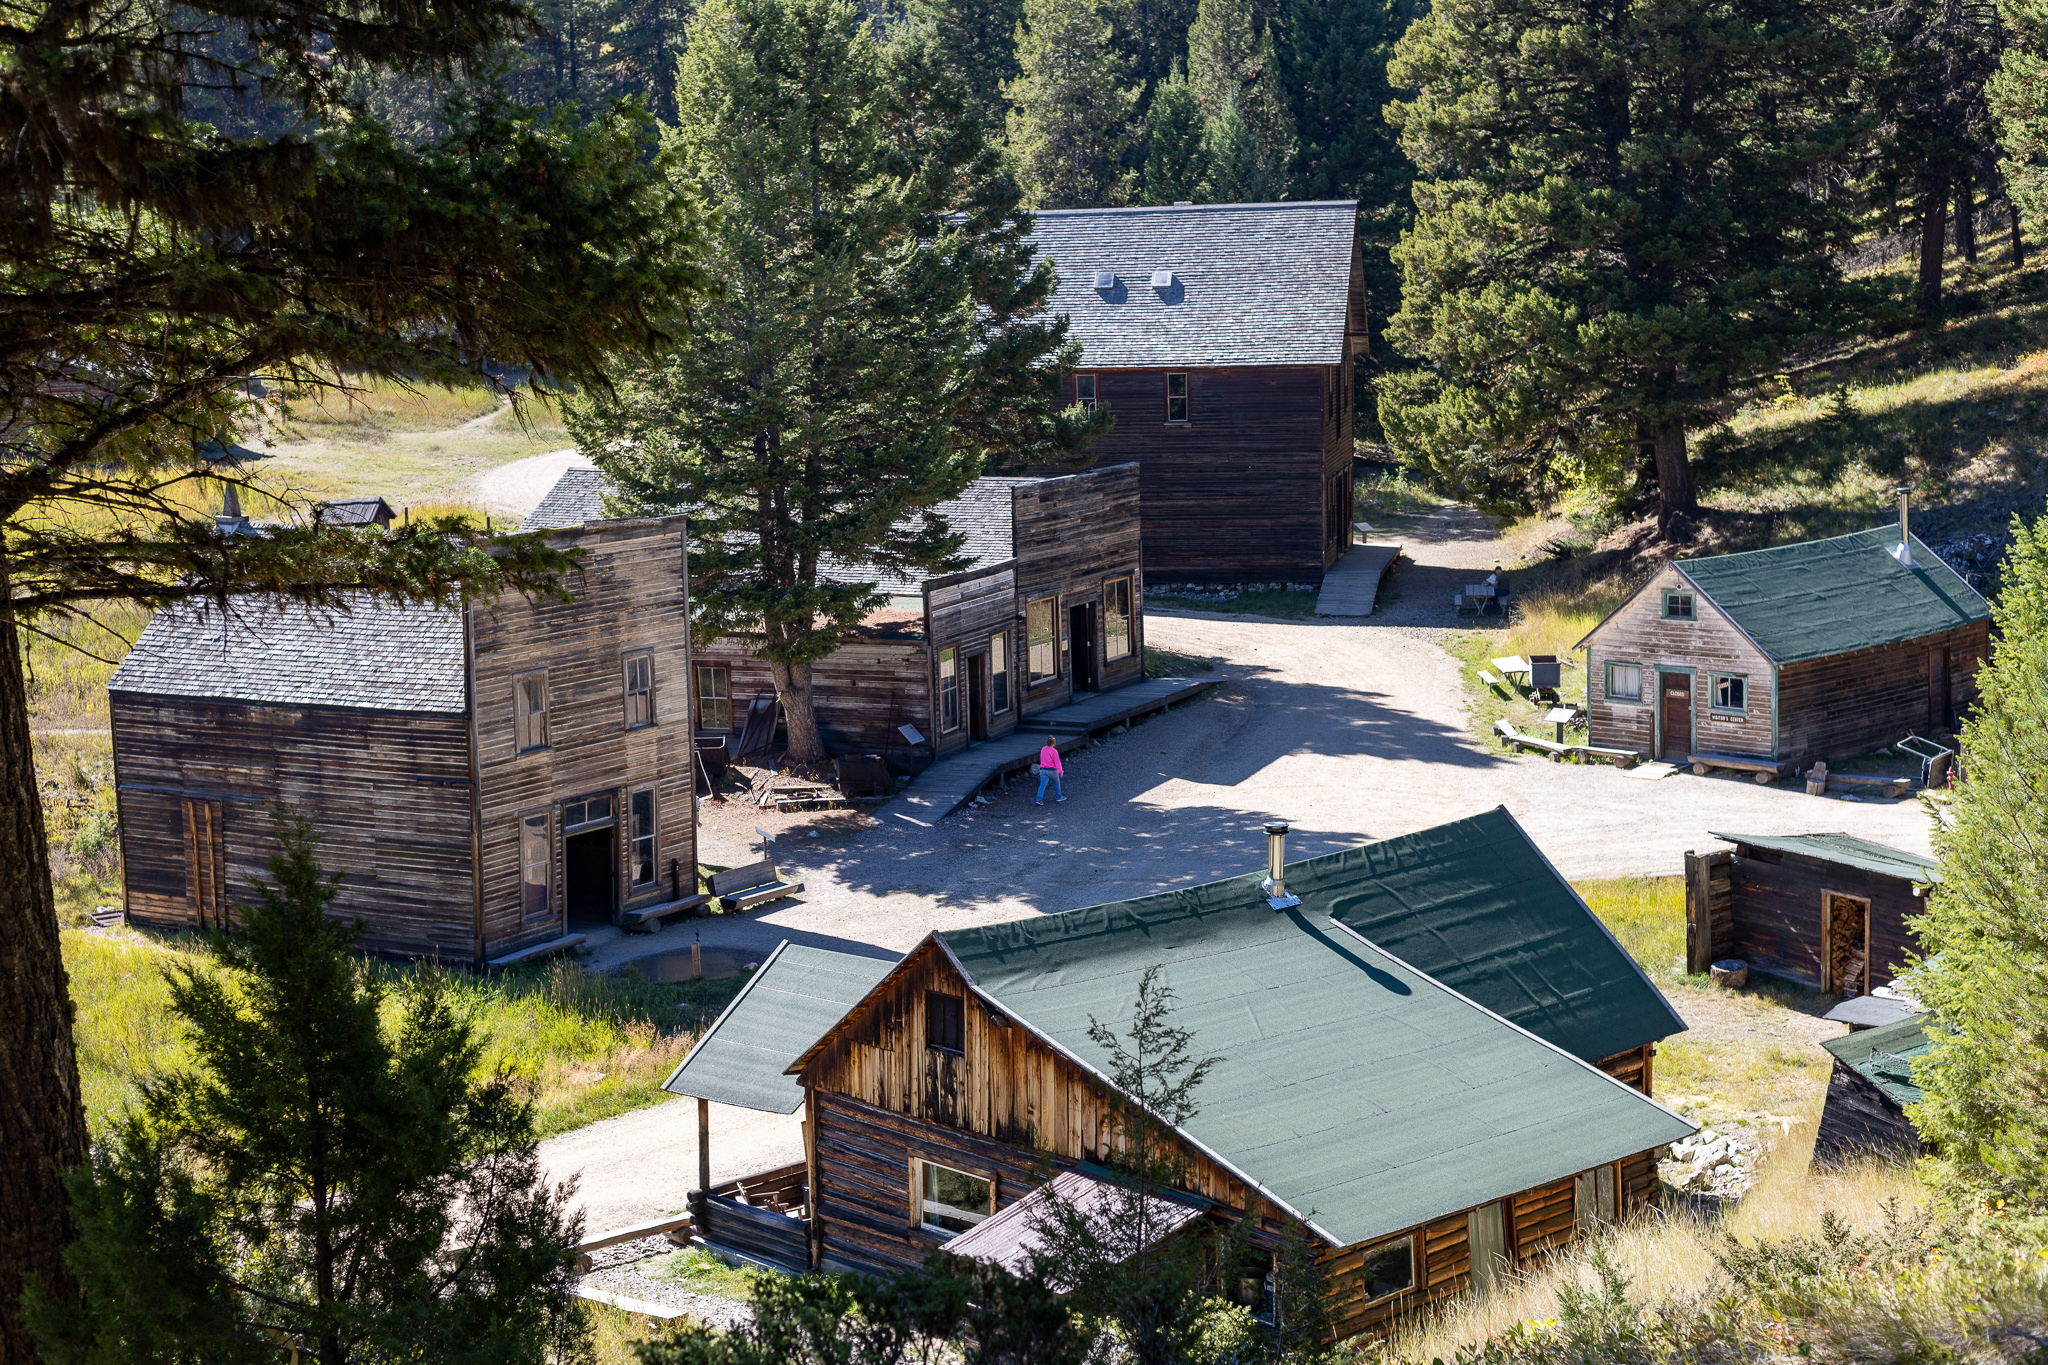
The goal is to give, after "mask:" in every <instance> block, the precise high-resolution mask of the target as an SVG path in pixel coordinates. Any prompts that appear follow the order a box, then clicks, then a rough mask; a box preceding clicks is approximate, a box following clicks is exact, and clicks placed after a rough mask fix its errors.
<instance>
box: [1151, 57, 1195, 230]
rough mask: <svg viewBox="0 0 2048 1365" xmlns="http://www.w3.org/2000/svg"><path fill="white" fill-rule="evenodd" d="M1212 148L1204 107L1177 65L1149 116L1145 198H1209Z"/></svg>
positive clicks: (1162, 200) (1159, 201)
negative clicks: (1204, 118) (1210, 151)
mask: <svg viewBox="0 0 2048 1365" xmlns="http://www.w3.org/2000/svg"><path fill="white" fill-rule="evenodd" d="M1208 185H1209V149H1208V145H1207V136H1206V132H1205V130H1204V128H1203V125H1202V107H1201V106H1200V105H1198V104H1196V103H1195V92H1194V91H1193V90H1190V89H1189V88H1188V80H1187V77H1186V76H1183V75H1182V74H1181V73H1180V70H1179V68H1175V69H1174V70H1173V72H1172V73H1171V74H1169V75H1168V77H1167V80H1166V83H1165V84H1164V85H1162V86H1160V87H1159V89H1158V91H1157V92H1156V93H1154V94H1153V96H1152V107H1151V108H1150V109H1149V110H1147V111H1146V114H1145V202H1146V203H1148V204H1178V203H1182V202H1186V203H1190V204H1199V203H1201V202H1203V201H1204V199H1205V198H1206V197H1207V196H1208Z"/></svg>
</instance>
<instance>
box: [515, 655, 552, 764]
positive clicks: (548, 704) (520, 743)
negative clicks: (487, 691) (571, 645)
mask: <svg viewBox="0 0 2048 1365" xmlns="http://www.w3.org/2000/svg"><path fill="white" fill-rule="evenodd" d="M535 681H538V682H539V683H540V709H539V710H537V711H533V710H528V709H527V684H528V683H531V682H535ZM554 703H555V698H554V694H553V689H551V688H550V687H549V686H548V671H547V670H546V669H545V668H538V669H532V670H530V671H528V672H525V673H515V674H513V675H512V743H513V747H514V749H516V750H517V751H518V752H519V753H522V754H533V753H539V752H540V751H541V750H543V749H545V748H547V747H548V744H549V739H550V735H549V734H548V712H549V711H550V710H552V709H553V708H554ZM536 722H538V735H537V736H536Z"/></svg>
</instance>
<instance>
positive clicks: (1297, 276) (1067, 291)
mask: <svg viewBox="0 0 2048 1365" xmlns="http://www.w3.org/2000/svg"><path fill="white" fill-rule="evenodd" d="M1357 216H1358V206H1357V204H1356V203H1354V202H1352V201H1350V200H1343V201H1340V202H1334V203H1301V204H1198V205H1195V206H1194V207H1192V208H1146V209H1061V210H1048V211H1042V212H1040V213H1039V214H1038V215H1037V223H1036V226H1035V228H1034V230H1033V232H1032V241H1033V243H1034V244H1035V245H1036V246H1037V248H1038V251H1039V253H1040V255H1041V256H1050V257H1051V258H1052V260H1053V264H1054V266H1055V268H1056V269H1057V270H1058V271H1059V275H1060V287H1059V292H1058V293H1057V294H1055V295H1054V296H1053V303H1052V308H1053V311H1054V312H1055V313H1065V314H1066V315H1067V316H1068V317H1069V318H1071V319H1072V328H1073V334H1074V336H1075V337H1076V338H1078V339H1079V340H1080V342H1081V363H1082V364H1083V365H1094V366H1104V367H1133V368H1145V367H1156V366H1165V365H1335V364H1338V363H1340V362H1341V361H1342V360H1343V359H1344V326H1345V305H1346V301H1347V299H1348V296H1349V293H1350V288H1351V256H1352V250H1353V239H1354V237H1355V235H1356V232H1357ZM1159 270H1170V271H1172V272H1173V279H1174V283H1173V284H1172V285H1171V286H1170V287H1168V288H1166V289H1163V290H1161V289H1154V288H1153V287H1152V283H1151V280H1152V274H1153V272H1154V271H1159ZM1097 271H1110V272H1112V273H1114V275H1115V276H1116V283H1115V285H1114V286H1113V287H1111V288H1109V289H1097V288H1095V275H1096V272H1097Z"/></svg>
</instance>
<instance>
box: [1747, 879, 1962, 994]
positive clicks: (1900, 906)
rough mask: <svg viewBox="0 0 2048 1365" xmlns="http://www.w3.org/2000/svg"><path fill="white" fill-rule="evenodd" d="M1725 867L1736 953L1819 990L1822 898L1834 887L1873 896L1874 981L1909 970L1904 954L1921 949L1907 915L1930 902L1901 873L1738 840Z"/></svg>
mask: <svg viewBox="0 0 2048 1365" xmlns="http://www.w3.org/2000/svg"><path fill="white" fill-rule="evenodd" d="M1728 870H1729V882H1730V896H1729V928H1730V935H1729V939H1728V947H1727V951H1729V952H1732V954H1733V955H1734V956H1736V957H1739V958H1743V959H1745V960H1746V961H1749V962H1753V963H1759V964H1763V965H1767V966H1769V967H1772V968H1774V969H1776V970H1778V971H1781V972H1788V973H1790V974H1792V975H1793V976H1795V977H1797V978H1798V979H1799V980H1801V981H1804V982H1806V983H1807V984H1809V985H1811V986H1813V987H1814V988H1815V989H1816V990H1817V989H1819V988H1820V984H1821V963H1820V946H1821V901H1822V897H1823V896H1824V895H1825V894H1826V893H1827V892H1830V891H1833V892H1838V893H1840V894H1842V895H1845V896H1855V897H1857V898H1859V899H1862V900H1867V901H1869V902H1870V957H1871V969H1870V972H1869V974H1868V976H1869V981H1870V983H1871V984H1872V985H1882V984H1884V983H1885V982H1887V981H1889V980H1891V979H1892V978H1893V977H1894V976H1897V975H1898V974H1899V973H1900V972H1902V971H1904V970H1905V969H1906V959H1907V956H1908V955H1909V954H1911V953H1916V952H1918V951H1919V950H1920V945H1919V944H1918V942H1916V941H1915V939H1914V937H1913V932H1912V930H1911V929H1909V928H1907V926H1906V919H1907V917H1908V916H1911V915H1917V914H1920V913H1921V912H1922V911H1923V910H1925V909H1926V904H1925V902H1923V901H1921V900H1920V899H1919V898H1918V897H1916V896H1914V895H1913V884H1912V882H1910V881H1907V880H1905V879H1904V878H1899V877H1884V876H1879V875H1878V874H1877V873H1874V872H1865V871H1863V870H1862V869H1861V868H1855V867H1845V866H1843V865H1842V864H1840V863H1828V862H1822V861H1821V860H1820V859H1818V858H1804V857H1800V856H1799V855H1798V854H1792V853H1780V852H1778V851H1777V850H1776V849H1768V848H1751V847H1749V846H1748V845H1737V846H1736V850H1735V854H1734V857H1733V858H1732V859H1731V860H1730V861H1729V865H1728Z"/></svg>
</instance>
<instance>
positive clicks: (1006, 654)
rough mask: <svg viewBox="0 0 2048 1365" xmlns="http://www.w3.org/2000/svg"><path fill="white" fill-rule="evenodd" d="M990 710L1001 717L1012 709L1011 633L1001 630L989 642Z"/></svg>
mask: <svg viewBox="0 0 2048 1365" xmlns="http://www.w3.org/2000/svg"><path fill="white" fill-rule="evenodd" d="M988 709H989V710H991V711H993V712H995V713H996V714H997V715H1001V714H1002V713H1003V712H1005V711H1007V710H1009V709H1010V632H1009V631H1007V630H999V631H997V632H996V633H995V634H994V635H991V636H990V637H989V640H988Z"/></svg>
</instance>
